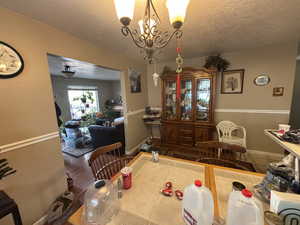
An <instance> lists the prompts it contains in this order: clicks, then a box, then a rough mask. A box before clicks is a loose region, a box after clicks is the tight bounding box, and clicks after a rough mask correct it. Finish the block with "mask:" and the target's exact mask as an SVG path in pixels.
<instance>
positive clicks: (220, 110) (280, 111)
mask: <svg viewBox="0 0 300 225" xmlns="http://www.w3.org/2000/svg"><path fill="white" fill-rule="evenodd" d="M215 112H217V113H219V112H221V113H258V114H286V115H289V114H290V110H275V109H216V110H215Z"/></svg>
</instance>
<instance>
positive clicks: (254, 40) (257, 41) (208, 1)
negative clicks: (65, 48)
mask: <svg viewBox="0 0 300 225" xmlns="http://www.w3.org/2000/svg"><path fill="white" fill-rule="evenodd" d="M145 1H146V0H136V2H137V4H136V9H135V17H134V21H133V24H136V21H138V20H139V19H140V18H141V16H142V14H143V12H144V4H145ZM154 4H155V5H156V6H157V9H158V13H159V15H160V17H161V20H162V24H161V26H162V28H163V29H169V30H172V28H171V26H170V25H169V19H168V13H167V9H166V7H165V0H154ZM0 5H1V6H3V7H6V8H9V9H11V10H14V11H17V12H19V13H22V14H25V15H27V16H30V17H32V18H35V19H37V20H40V21H42V22H45V23H47V24H50V25H52V26H54V27H57V28H59V29H61V30H64V31H66V32H69V33H71V34H73V35H75V36H77V37H79V38H82V39H86V40H89V41H91V42H94V43H95V44H98V45H100V46H106V47H107V48H109V49H111V50H112V51H119V52H120V51H121V52H123V53H124V54H125V55H127V56H128V57H131V58H135V59H138V60H140V59H141V58H142V57H141V55H140V53H139V51H138V50H137V48H136V47H135V46H134V45H133V43H132V42H131V40H129V38H125V37H123V36H122V35H121V33H120V23H119V21H118V19H117V17H116V13H115V9H114V5H113V0H63V1H62V0H0ZM299 12H300V1H299V0H191V1H190V5H189V8H188V12H187V17H186V23H185V25H184V27H183V30H184V36H183V43H182V45H183V50H184V56H185V57H193V56H201V55H207V54H210V53H216V52H221V53H222V52H229V51H235V50H241V49H247V48H254V47H260V46H264V45H269V44H276V43H281V42H287V41H291V40H299V36H300V13H299ZM174 48H175V43H174V41H173V42H172V43H171V45H169V46H168V47H167V48H166V49H164V51H163V52H162V53H161V55H160V58H161V59H170V58H173V57H174V56H175V50H174Z"/></svg>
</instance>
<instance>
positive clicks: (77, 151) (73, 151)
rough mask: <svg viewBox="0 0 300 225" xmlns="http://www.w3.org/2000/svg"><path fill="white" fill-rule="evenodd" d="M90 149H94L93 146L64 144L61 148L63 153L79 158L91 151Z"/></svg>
mask: <svg viewBox="0 0 300 225" xmlns="http://www.w3.org/2000/svg"><path fill="white" fill-rule="evenodd" d="M92 151H94V148H93V147H92V146H88V147H85V148H71V147H68V146H65V147H63V148H62V152H63V153H66V154H68V155H70V156H73V157H75V158H79V157H81V156H83V155H85V154H87V153H89V152H92Z"/></svg>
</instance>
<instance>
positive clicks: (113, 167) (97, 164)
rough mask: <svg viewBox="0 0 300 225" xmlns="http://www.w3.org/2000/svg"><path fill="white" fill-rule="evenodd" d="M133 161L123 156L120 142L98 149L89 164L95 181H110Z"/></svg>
mask: <svg viewBox="0 0 300 225" xmlns="http://www.w3.org/2000/svg"><path fill="white" fill-rule="evenodd" d="M131 159H132V157H130V156H122V143H121V142H118V143H115V144H112V145H107V146H103V147H100V148H98V149H96V150H95V151H94V152H93V153H92V155H91V157H90V159H89V160H88V162H89V166H90V167H91V169H92V173H93V176H94V178H95V180H99V179H110V178H111V177H113V176H114V175H115V174H117V173H118V172H119V171H120V170H121V169H122V168H123V167H124V166H125V165H126V164H127V163H128V162H129V161H130V160H131Z"/></svg>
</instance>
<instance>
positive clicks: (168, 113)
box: [164, 80, 177, 120]
mask: <svg viewBox="0 0 300 225" xmlns="http://www.w3.org/2000/svg"><path fill="white" fill-rule="evenodd" d="M164 95H165V96H164V98H165V99H164V100H165V106H164V107H165V109H164V112H165V115H164V116H165V119H166V120H176V108H177V107H176V81H175V80H167V81H166V82H165V93H164Z"/></svg>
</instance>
